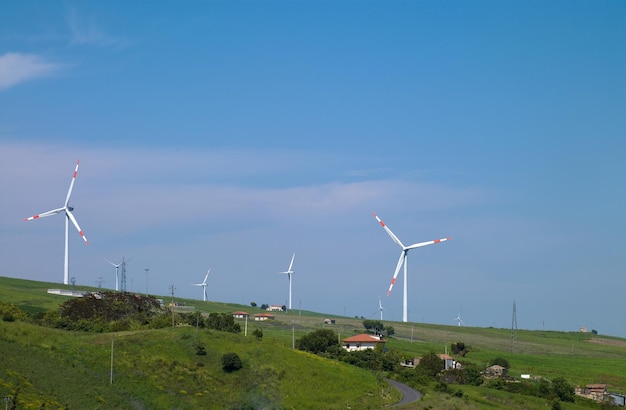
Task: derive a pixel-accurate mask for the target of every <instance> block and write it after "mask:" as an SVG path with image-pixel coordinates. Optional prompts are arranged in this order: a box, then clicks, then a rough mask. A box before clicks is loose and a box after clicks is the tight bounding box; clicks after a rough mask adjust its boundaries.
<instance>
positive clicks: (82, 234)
mask: <svg viewBox="0 0 626 410" xmlns="http://www.w3.org/2000/svg"><path fill="white" fill-rule="evenodd" d="M65 213H66V214H67V216H68V218H70V220H71V221H72V223H73V224H74V227H75V228H76V230H77V231H78V233H79V234H80V236H81V237H82V238H83V240H84V241H85V244H86V245H89V241H88V240H87V237H86V236H85V234H84V233H83V231H82V229H80V226H78V222H76V218H74V215H72V213H71V212H70V210H69V209H66V210H65Z"/></svg>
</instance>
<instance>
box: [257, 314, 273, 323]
mask: <svg viewBox="0 0 626 410" xmlns="http://www.w3.org/2000/svg"><path fill="white" fill-rule="evenodd" d="M254 320H256V321H261V320H274V315H270V314H269V313H258V314H256V315H254Z"/></svg>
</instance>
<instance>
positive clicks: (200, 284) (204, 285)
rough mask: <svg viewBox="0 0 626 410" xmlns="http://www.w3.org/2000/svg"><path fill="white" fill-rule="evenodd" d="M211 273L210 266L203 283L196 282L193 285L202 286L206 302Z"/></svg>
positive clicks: (203, 297) (203, 298)
mask: <svg viewBox="0 0 626 410" xmlns="http://www.w3.org/2000/svg"><path fill="white" fill-rule="evenodd" d="M209 273H211V268H209V270H208V271H207V272H206V275H204V280H203V281H202V283H194V284H193V285H191V286H202V300H203V301H204V302H206V285H207V283H206V280H207V279H208V278H209Z"/></svg>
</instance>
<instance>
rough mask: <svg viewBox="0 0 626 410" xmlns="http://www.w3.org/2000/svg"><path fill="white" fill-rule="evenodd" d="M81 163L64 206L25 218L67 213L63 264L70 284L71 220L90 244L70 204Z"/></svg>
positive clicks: (64, 278)
mask: <svg viewBox="0 0 626 410" xmlns="http://www.w3.org/2000/svg"><path fill="white" fill-rule="evenodd" d="M79 164H80V160H79V161H78V162H77V163H76V168H75V169H74V175H73V176H72V182H70V188H69V190H68V191H67V196H66V197H65V203H64V204H63V207H62V208H57V209H53V210H51V211H48V212H44V213H42V214H39V215H35V216H31V217H30V218H24V221H31V220H33V219H39V218H44V217H46V216H50V215H56V214H58V213H61V212H63V213H65V260H64V265H63V284H64V285H68V284H69V278H70V262H69V235H70V234H69V232H70V221H72V224H73V225H74V227H75V228H76V230H77V231H78V233H79V235H80V236H81V238H83V240H84V241H85V244H86V245H89V241H88V240H87V237H86V236H85V234H84V233H83V231H82V229H80V226H78V222H76V218H74V215H72V211H73V210H74V208H72V207H71V206H69V202H70V196H71V195H72V189H73V188H74V181H76V174H78V165H79Z"/></svg>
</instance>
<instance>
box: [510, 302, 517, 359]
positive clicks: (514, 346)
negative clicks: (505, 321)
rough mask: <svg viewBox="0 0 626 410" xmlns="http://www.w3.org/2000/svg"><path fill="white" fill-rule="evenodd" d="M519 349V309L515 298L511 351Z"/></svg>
mask: <svg viewBox="0 0 626 410" xmlns="http://www.w3.org/2000/svg"><path fill="white" fill-rule="evenodd" d="M516 350H517V310H516V308H515V300H513V319H512V320H511V352H515V351H516Z"/></svg>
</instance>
